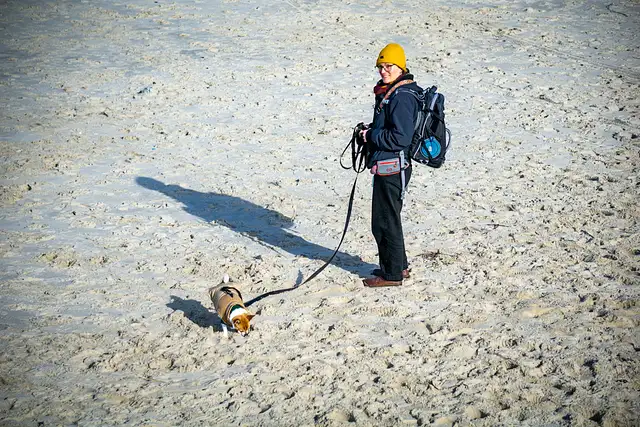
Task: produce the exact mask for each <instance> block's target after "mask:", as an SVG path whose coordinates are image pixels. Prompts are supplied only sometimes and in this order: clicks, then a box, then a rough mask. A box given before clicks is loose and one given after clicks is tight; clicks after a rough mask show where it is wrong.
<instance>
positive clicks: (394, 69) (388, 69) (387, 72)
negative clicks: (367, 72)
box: [378, 62, 402, 84]
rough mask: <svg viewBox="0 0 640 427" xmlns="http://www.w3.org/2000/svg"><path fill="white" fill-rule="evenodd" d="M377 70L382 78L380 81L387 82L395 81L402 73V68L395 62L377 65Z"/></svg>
mask: <svg viewBox="0 0 640 427" xmlns="http://www.w3.org/2000/svg"><path fill="white" fill-rule="evenodd" d="M378 72H379V73H380V77H381V78H382V83H384V84H389V83H391V82H394V81H396V79H397V78H398V77H400V76H401V75H402V68H400V67H398V66H397V65H395V64H389V63H384V62H383V63H382V64H380V65H378Z"/></svg>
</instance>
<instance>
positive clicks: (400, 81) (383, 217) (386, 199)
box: [360, 43, 420, 287]
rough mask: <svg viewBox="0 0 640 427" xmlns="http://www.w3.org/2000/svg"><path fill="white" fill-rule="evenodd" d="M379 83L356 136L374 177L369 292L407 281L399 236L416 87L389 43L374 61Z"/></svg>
mask: <svg viewBox="0 0 640 427" xmlns="http://www.w3.org/2000/svg"><path fill="white" fill-rule="evenodd" d="M376 67H377V68H378V72H379V73H380V78H381V79H380V81H379V82H378V84H377V85H376V87H375V88H374V93H375V99H376V106H375V110H374V114H373V122H372V123H371V124H370V125H369V127H368V128H367V129H364V130H362V131H361V133H360V136H361V138H362V141H364V143H366V144H368V149H369V153H370V156H369V161H368V164H367V167H368V168H370V169H371V173H372V174H374V175H375V176H374V178H373V201H372V210H371V230H372V232H373V236H374V237H375V239H376V243H377V245H378V257H379V261H380V268H379V269H375V270H374V271H373V274H374V277H372V278H369V279H365V280H363V282H364V285H365V286H368V287H382V286H399V285H402V279H406V278H408V277H409V265H408V262H407V254H406V252H405V246H404V236H403V234H402V221H401V218H400V212H401V211H402V199H403V198H404V190H405V188H406V186H407V184H409V179H410V178H411V162H410V157H409V146H410V145H411V141H412V139H413V131H414V123H415V121H416V118H417V114H418V101H417V99H416V98H415V96H414V95H413V94H412V93H411V91H418V90H420V88H419V87H418V85H417V84H416V83H415V82H414V81H413V76H412V75H411V74H409V70H408V69H407V65H406V58H405V54H404V50H403V49H402V46H400V45H398V44H395V43H391V44H388V45H387V46H386V47H385V48H384V49H382V50H381V51H380V54H379V55H378V59H377V61H376Z"/></svg>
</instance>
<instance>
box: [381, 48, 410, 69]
mask: <svg viewBox="0 0 640 427" xmlns="http://www.w3.org/2000/svg"><path fill="white" fill-rule="evenodd" d="M382 63H389V64H395V65H397V66H398V67H400V68H402V71H404V72H407V58H406V57H405V56H404V49H402V46H400V45H399V44H397V43H389V44H388V45H386V46H385V47H384V49H382V50H381V51H380V54H379V55H378V60H377V61H376V67H377V66H378V65H380V64H382Z"/></svg>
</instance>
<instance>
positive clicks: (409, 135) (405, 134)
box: [367, 74, 421, 168]
mask: <svg viewBox="0 0 640 427" xmlns="http://www.w3.org/2000/svg"><path fill="white" fill-rule="evenodd" d="M407 79H409V80H413V76H412V75H411V74H405V75H403V76H402V77H400V78H399V79H398V80H397V81H396V82H394V83H392V84H390V85H389V88H391V87H392V86H393V85H394V84H396V83H397V82H398V81H401V80H407ZM409 90H414V91H419V90H421V89H420V87H419V86H418V84H417V83H415V82H413V83H409V84H406V85H403V86H400V87H398V88H397V89H396V90H395V91H394V92H393V93H392V94H391V96H390V97H389V98H387V100H386V101H385V104H384V105H382V106H380V101H382V99H383V98H384V96H385V93H381V94H379V95H377V96H376V106H375V110H374V113H373V122H372V123H371V129H370V130H369V132H367V141H368V144H369V150H370V152H371V155H370V156H369V161H368V163H367V167H368V168H371V167H373V165H374V164H375V163H376V162H377V161H378V160H386V159H391V158H393V157H398V153H399V152H400V151H404V152H405V158H406V159H407V160H408V159H409V156H408V155H407V154H408V150H409V146H410V145H411V141H412V139H413V130H414V126H415V122H416V119H417V116H418V100H417V99H416V98H415V97H414V96H413V95H412V94H411V93H409Z"/></svg>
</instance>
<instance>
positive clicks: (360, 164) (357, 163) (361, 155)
mask: <svg viewBox="0 0 640 427" xmlns="http://www.w3.org/2000/svg"><path fill="white" fill-rule="evenodd" d="M362 129H363V127H362V123H359V124H358V125H357V126H356V127H355V128H354V129H353V135H352V137H351V141H349V144H348V145H347V146H346V147H345V149H344V150H343V151H342V154H341V155H340V166H342V167H343V168H344V169H351V168H353V170H354V171H356V179H354V180H353V186H352V187H351V195H350V196H349V207H348V208H347V219H346V221H345V223H344V230H343V231H342V237H341V238H340V242H339V243H338V247H337V248H336V250H335V251H333V254H332V255H331V257H330V258H329V259H328V260H327V261H325V263H324V265H323V266H322V267H320V268H319V269H317V270H316V271H315V272H314V273H313V274H311V276H309V277H308V278H307V279H305V280H304V281H303V282H301V283H299V284H297V285H294V286H292V287H290V288H284V289H276V290H274V291H269V292H265V293H264V294H262V295H258V296H257V297H255V298H253V299H252V300H250V301H248V302H246V303H245V307H249V306H250V305H252V304H253V303H256V302H258V301H260V300H262V299H264V298H266V297H270V296H272V295H278V294H281V293H284V292H289V291H292V290H294V289H297V288H299V287H300V286H302V285H304V284H305V283H308V282H310V281H311V280H313V279H315V278H316V277H317V276H318V275H319V274H320V273H322V271H323V270H324V269H325V268H327V266H328V265H329V264H331V261H333V258H335V256H336V255H337V254H338V250H339V249H340V246H341V245H342V242H343V241H344V236H346V235H347V229H348V228H349V221H350V220H351V212H352V211H353V198H354V196H355V194H356V184H357V182H358V175H359V174H360V172H362V171H364V170H365V169H366V168H367V165H366V161H367V159H366V158H367V151H366V150H367V149H366V144H362V145H361V144H358V141H357V139H358V138H359V137H360V131H361V130H362ZM349 146H351V160H352V163H353V165H352V167H345V166H344V165H343V164H342V156H343V155H344V153H345V152H346V151H347V150H348V149H349ZM356 146H357V147H356Z"/></svg>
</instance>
